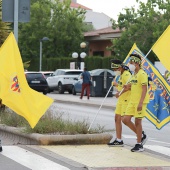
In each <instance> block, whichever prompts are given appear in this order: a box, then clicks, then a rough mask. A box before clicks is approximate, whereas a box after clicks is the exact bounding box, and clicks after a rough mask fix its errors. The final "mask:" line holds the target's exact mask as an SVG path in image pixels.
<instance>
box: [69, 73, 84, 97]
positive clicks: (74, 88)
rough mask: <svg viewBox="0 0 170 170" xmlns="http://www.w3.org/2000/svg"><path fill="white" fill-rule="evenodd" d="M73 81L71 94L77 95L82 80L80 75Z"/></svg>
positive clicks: (79, 91)
mask: <svg viewBox="0 0 170 170" xmlns="http://www.w3.org/2000/svg"><path fill="white" fill-rule="evenodd" d="M74 80H75V82H74V83H73V86H72V94H73V95H76V94H77V93H81V88H82V82H83V80H82V79H81V74H80V75H79V76H78V78H75V79H74Z"/></svg>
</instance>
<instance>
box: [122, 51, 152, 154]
mask: <svg viewBox="0 0 170 170" xmlns="http://www.w3.org/2000/svg"><path fill="white" fill-rule="evenodd" d="M141 63H142V61H141V58H140V56H139V55H138V54H131V55H130V64H129V69H130V70H131V71H132V72H134V74H133V75H132V78H131V81H130V83H129V84H128V85H125V86H124V88H125V89H126V90H128V89H131V95H130V100H129V103H128V106H127V109H126V113H125V115H124V117H123V119H122V120H123V123H124V124H125V125H126V126H128V127H129V128H130V129H131V130H132V131H134V132H136V134H137V144H135V146H134V147H133V148H132V149H131V151H132V152H142V151H144V148H143V145H144V144H145V142H146V140H147V135H146V134H145V133H144V131H142V119H143V118H144V117H145V113H146V107H147V104H148V103H149V94H148V76H147V74H146V72H145V71H144V70H143V69H142V68H141ZM132 117H134V118H135V123H133V122H132V121H131V119H132ZM142 135H143V136H142Z"/></svg>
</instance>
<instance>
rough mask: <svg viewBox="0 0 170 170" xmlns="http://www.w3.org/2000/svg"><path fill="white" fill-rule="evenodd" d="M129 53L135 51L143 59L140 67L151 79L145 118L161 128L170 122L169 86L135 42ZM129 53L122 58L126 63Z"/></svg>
mask: <svg viewBox="0 0 170 170" xmlns="http://www.w3.org/2000/svg"><path fill="white" fill-rule="evenodd" d="M131 53H136V54H139V55H140V56H141V58H142V59H143V61H142V67H143V68H144V70H145V71H146V73H147V74H148V76H149V77H150V78H151V79H152V81H151V82H150V85H149V96H150V102H149V104H148V106H147V110H146V118H147V119H148V120H149V121H150V122H151V123H152V124H154V125H155V126H156V128H157V129H161V128H162V127H163V126H165V125H166V124H168V123H169V122H170V86H169V84H168V83H167V81H166V80H165V79H164V77H163V76H162V75H161V73H160V72H159V71H158V70H157V68H155V67H154V65H152V63H151V62H150V61H149V60H148V59H147V58H145V55H144V54H143V53H142V52H141V51H140V50H139V48H138V47H137V46H136V44H134V45H133V47H132V51H131ZM129 60H130V57H129V55H128V56H127V57H126V59H125V60H124V63H125V64H128V62H129Z"/></svg>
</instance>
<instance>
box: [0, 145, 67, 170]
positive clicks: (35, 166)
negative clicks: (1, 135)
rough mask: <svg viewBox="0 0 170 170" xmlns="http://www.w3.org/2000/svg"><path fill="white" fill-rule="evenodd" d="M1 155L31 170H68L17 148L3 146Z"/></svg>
mask: <svg viewBox="0 0 170 170" xmlns="http://www.w3.org/2000/svg"><path fill="white" fill-rule="evenodd" d="M1 154H2V155H4V156H6V157H8V158H10V159H12V160H14V161H16V162H18V163H19V164H21V165H23V166H25V167H27V168H30V169H32V170H47V169H56V170H69V168H67V167H64V166H61V165H59V164H57V163H55V162H53V161H50V160H48V159H46V158H44V157H42V156H40V155H37V154H35V153H33V152H30V151H28V150H25V149H23V148H20V147H18V146H3V152H2V153H1Z"/></svg>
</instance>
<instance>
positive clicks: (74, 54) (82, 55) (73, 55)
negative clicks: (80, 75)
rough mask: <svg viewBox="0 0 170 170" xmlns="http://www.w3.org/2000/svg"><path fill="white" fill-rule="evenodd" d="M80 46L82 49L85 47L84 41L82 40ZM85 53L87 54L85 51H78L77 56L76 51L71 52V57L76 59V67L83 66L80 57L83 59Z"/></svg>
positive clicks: (80, 67)
mask: <svg viewBox="0 0 170 170" xmlns="http://www.w3.org/2000/svg"><path fill="white" fill-rule="evenodd" d="M80 47H81V48H82V49H83V48H85V47H86V43H85V42H82V43H81V44H80ZM86 55H87V54H86V53H85V52H82V53H80V56H79V54H78V53H77V52H74V53H72V57H73V58H75V59H77V66H78V69H83V68H82V67H84V66H82V65H81V59H84V58H85V57H86Z"/></svg>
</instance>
